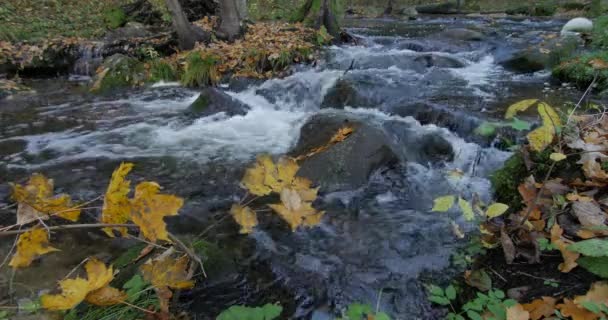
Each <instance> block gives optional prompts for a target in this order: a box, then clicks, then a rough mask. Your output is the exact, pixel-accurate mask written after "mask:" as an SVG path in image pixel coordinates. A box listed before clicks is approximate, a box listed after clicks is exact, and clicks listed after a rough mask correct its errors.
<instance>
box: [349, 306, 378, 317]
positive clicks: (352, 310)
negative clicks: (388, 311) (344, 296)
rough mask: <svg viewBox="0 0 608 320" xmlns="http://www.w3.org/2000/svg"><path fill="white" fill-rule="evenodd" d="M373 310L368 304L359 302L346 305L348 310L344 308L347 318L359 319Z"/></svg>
mask: <svg viewBox="0 0 608 320" xmlns="http://www.w3.org/2000/svg"><path fill="white" fill-rule="evenodd" d="M373 312H374V310H373V309H372V307H371V306H370V305H368V304H360V303H353V304H351V305H349V306H348V310H346V316H347V317H348V319H349V320H353V319H354V320H359V319H362V318H363V317H364V316H365V315H368V314H372V313H373Z"/></svg>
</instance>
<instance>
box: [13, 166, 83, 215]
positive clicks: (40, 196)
mask: <svg viewBox="0 0 608 320" xmlns="http://www.w3.org/2000/svg"><path fill="white" fill-rule="evenodd" d="M12 187H13V193H12V198H13V200H15V201H16V202H17V203H18V207H17V224H19V225H23V224H26V223H30V222H33V221H36V220H38V219H48V218H49V215H51V214H52V215H54V216H58V217H61V218H63V219H66V220H70V221H77V220H78V218H79V217H80V209H78V208H74V205H73V204H72V200H71V198H70V196H69V195H67V194H60V195H57V196H53V189H54V185H53V180H52V179H47V178H46V177H45V176H43V175H42V174H39V173H34V174H32V176H31V177H30V179H29V181H28V183H27V184H26V185H19V184H13V185H12Z"/></svg>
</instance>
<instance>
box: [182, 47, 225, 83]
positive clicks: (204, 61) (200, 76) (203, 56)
mask: <svg viewBox="0 0 608 320" xmlns="http://www.w3.org/2000/svg"><path fill="white" fill-rule="evenodd" d="M218 61H219V58H218V57H216V56H214V55H212V54H208V53H204V52H201V51H192V52H190V54H188V57H187V58H186V67H185V70H184V74H183V75H182V79H181V80H182V84H184V85H185V86H188V87H197V86H198V87H200V86H206V85H214V84H216V83H217V82H218V81H219V72H218V70H217V64H218Z"/></svg>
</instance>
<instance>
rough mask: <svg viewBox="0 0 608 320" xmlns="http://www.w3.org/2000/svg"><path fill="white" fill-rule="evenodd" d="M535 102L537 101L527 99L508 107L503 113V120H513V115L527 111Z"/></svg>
mask: <svg viewBox="0 0 608 320" xmlns="http://www.w3.org/2000/svg"><path fill="white" fill-rule="evenodd" d="M537 102H538V99H527V100H522V101H519V102H517V103H515V104H512V105H511V106H509V108H507V111H506V112H505V119H511V118H513V117H514V116H515V115H517V113H519V112H523V111H526V110H528V109H529V108H530V107H531V106H533V105H534V104H535V103H537Z"/></svg>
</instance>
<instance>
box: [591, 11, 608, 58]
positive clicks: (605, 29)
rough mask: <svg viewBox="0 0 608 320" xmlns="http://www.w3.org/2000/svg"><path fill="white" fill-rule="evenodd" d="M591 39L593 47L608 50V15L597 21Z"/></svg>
mask: <svg viewBox="0 0 608 320" xmlns="http://www.w3.org/2000/svg"><path fill="white" fill-rule="evenodd" d="M591 37H592V44H593V47H595V48H598V49H602V50H608V15H606V16H601V17H599V18H597V19H595V21H594V23H593V33H592V35H591Z"/></svg>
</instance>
